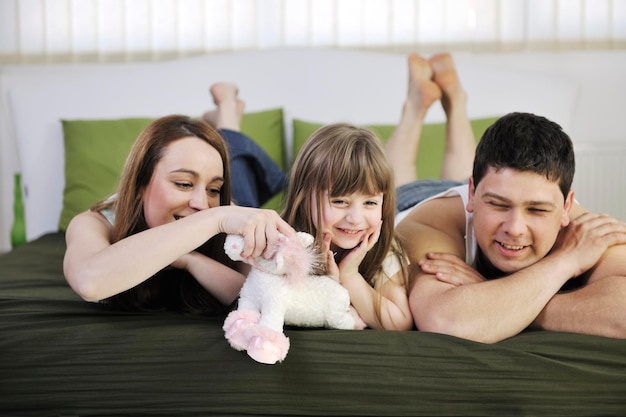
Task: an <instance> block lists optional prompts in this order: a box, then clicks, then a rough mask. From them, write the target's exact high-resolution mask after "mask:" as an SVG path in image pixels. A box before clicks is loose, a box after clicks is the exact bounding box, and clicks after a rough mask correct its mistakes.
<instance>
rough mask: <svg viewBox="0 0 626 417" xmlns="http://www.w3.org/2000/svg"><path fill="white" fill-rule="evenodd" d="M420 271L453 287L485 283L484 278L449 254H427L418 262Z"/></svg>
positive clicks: (459, 259)
mask: <svg viewBox="0 0 626 417" xmlns="http://www.w3.org/2000/svg"><path fill="white" fill-rule="evenodd" d="M418 264H419V266H420V268H422V271H423V272H424V273H426V274H431V275H434V276H435V278H437V280H439V281H441V282H446V283H448V284H450V285H454V286H455V287H458V286H461V285H467V284H475V283H478V282H483V281H485V278H484V277H483V276H482V275H481V274H479V273H478V271H476V270H475V269H474V268H472V267H471V266H469V265H468V264H466V263H465V261H463V260H462V259H461V258H459V257H458V256H456V255H452V254H449V253H439V252H429V253H428V254H427V255H426V259H423V260H421V261H419V262H418Z"/></svg>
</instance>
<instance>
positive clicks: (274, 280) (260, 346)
mask: <svg viewBox="0 0 626 417" xmlns="http://www.w3.org/2000/svg"><path fill="white" fill-rule="evenodd" d="M313 241H314V238H313V236H311V235H310V234H308V233H304V232H298V233H297V238H287V237H286V236H281V238H280V240H279V243H278V246H277V247H276V250H275V252H274V254H273V256H272V257H271V258H270V259H265V258H263V257H257V258H254V259H252V258H248V259H242V257H241V251H242V249H243V238H242V237H241V236H239V235H228V236H227V237H226V241H225V243H224V250H225V251H226V254H227V255H228V256H229V257H230V258H231V259H233V260H235V261H243V262H246V263H248V264H250V265H251V266H252V268H251V270H250V273H249V274H248V276H247V277H246V281H245V282H244V285H243V287H242V288H241V292H240V294H239V302H238V307H237V310H234V311H232V312H231V313H230V314H229V315H228V316H227V317H226V320H225V321H224V326H223V329H224V332H225V337H226V339H227V340H228V342H229V343H230V345H231V346H232V347H233V348H234V349H236V350H240V351H241V350H245V351H247V353H248V355H249V356H250V357H251V358H252V359H254V360H256V361H257V362H260V363H265V364H275V363H276V362H280V361H283V360H284V359H285V357H286V356H287V351H288V350H289V339H288V338H287V336H285V334H284V333H283V326H284V325H285V324H287V325H293V326H300V327H326V328H335V329H363V328H365V323H364V322H363V320H362V319H361V317H360V316H359V315H358V313H356V311H355V310H354V308H352V307H351V305H350V296H349V294H348V291H347V290H346V289H345V288H344V287H343V286H342V285H341V284H340V283H339V282H338V281H337V280H336V279H334V278H332V277H330V276H326V275H315V274H312V271H313V270H314V267H315V266H316V264H319V263H320V262H323V261H324V260H323V259H324V258H323V254H321V253H320V252H319V251H316V250H315V248H314V246H313Z"/></svg>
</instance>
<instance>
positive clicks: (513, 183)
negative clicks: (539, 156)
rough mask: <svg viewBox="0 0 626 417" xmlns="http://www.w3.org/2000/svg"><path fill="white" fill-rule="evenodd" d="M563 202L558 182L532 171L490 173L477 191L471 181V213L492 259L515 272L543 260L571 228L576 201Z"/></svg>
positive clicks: (483, 248)
mask: <svg viewBox="0 0 626 417" xmlns="http://www.w3.org/2000/svg"><path fill="white" fill-rule="evenodd" d="M573 199H574V198H573V193H572V192H570V194H569V195H568V198H567V200H565V199H564V198H563V195H562V193H561V190H560V188H559V185H558V183H555V182H551V181H549V180H548V179H546V178H545V177H544V176H542V175H539V174H535V173H532V172H522V171H516V170H513V169H510V168H504V169H500V170H498V171H496V170H495V169H494V168H489V170H488V171H487V174H486V175H485V176H484V177H483V179H482V180H481V181H480V183H479V184H478V186H477V187H475V186H474V183H473V179H470V192H469V201H468V204H467V210H468V211H470V212H472V213H473V218H474V233H475V235H476V240H477V243H478V246H479V247H480V249H481V251H482V252H483V254H484V255H485V257H486V259H487V260H488V261H489V262H490V263H491V264H492V265H493V266H494V267H495V268H497V269H499V270H500V271H502V272H504V273H507V274H508V273H513V272H516V271H519V270H521V269H523V268H526V267H528V266H530V265H533V264H535V263H536V262H538V261H539V260H541V259H543V258H544V257H545V256H546V255H547V254H548V252H549V251H550V249H551V248H552V246H553V245H554V242H555V241H556V238H557V236H558V233H559V231H560V230H561V227H565V226H567V225H568V224H569V210H570V208H571V205H572V202H573Z"/></svg>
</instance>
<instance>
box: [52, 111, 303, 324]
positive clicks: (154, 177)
mask: <svg viewBox="0 0 626 417" xmlns="http://www.w3.org/2000/svg"><path fill="white" fill-rule="evenodd" d="M230 181H231V177H230V168H229V158H228V149H227V146H226V144H225V142H224V140H223V139H222V137H221V136H220V135H219V133H218V132H217V131H216V130H215V129H214V128H212V127H211V126H209V125H208V124H207V123H205V122H202V121H196V120H192V119H190V118H189V117H186V116H178V115H172V116H166V117H162V118H160V119H157V120H155V121H154V122H152V123H151V124H150V125H149V126H148V127H146V129H145V130H144V131H143V132H142V133H141V134H140V135H139V137H138V138H137V141H136V142H135V144H134V145H133V147H132V149H131V151H130V154H129V156H128V159H127V161H126V165H125V167H124V170H123V172H122V175H121V179H120V183H119V187H118V191H117V194H115V196H114V197H112V198H110V199H109V200H107V201H105V202H102V203H100V204H97V205H95V206H94V207H92V208H91V209H90V210H88V211H86V212H83V213H81V214H79V215H77V216H76V217H74V219H72V221H71V222H70V224H69V226H68V228H67V232H66V242H67V251H66V254H65V259H64V272H65V276H66V279H67V281H68V283H69V284H70V286H71V287H72V288H73V289H74V290H75V291H76V292H77V293H78V294H79V295H80V296H81V297H83V298H84V299H85V300H88V301H101V302H103V303H105V304H107V305H111V306H114V307H116V308H121V309H130V310H161V309H171V310H176V311H182V312H205V313H223V312H224V308H225V307H226V306H229V305H230V304H231V303H232V302H233V301H234V300H235V299H236V297H237V295H238V293H239V290H240V289H241V286H242V285H243V281H244V275H242V273H241V272H240V271H238V270H236V269H234V264H233V263H232V262H229V261H228V260H227V259H226V256H225V255H224V250H223V238H224V236H223V233H232V234H240V235H243V236H244V239H245V247H244V251H243V255H244V256H258V255H261V254H265V253H264V252H265V251H266V248H270V247H271V246H272V245H273V244H274V243H276V242H277V239H278V237H279V232H280V233H283V234H285V235H287V236H292V237H293V236H294V231H293V229H292V228H291V227H290V226H289V225H288V224H287V223H286V222H285V221H284V220H282V219H281V218H280V217H279V216H278V214H277V213H276V212H274V211H271V210H260V209H253V208H245V207H237V206H233V205H230V203H231V188H230ZM220 234H222V235H220ZM218 235H220V236H218ZM265 255H267V254H265Z"/></svg>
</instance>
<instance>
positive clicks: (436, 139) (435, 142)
mask: <svg viewBox="0 0 626 417" xmlns="http://www.w3.org/2000/svg"><path fill="white" fill-rule="evenodd" d="M497 119H498V117H487V118H482V119H475V120H471V121H470V122H471V125H472V130H473V131H474V137H475V138H476V142H478V141H479V140H480V137H481V136H482V135H483V133H484V132H485V130H486V129H487V128H488V127H489V126H491V125H492V124H493V122H495V121H496V120H497ZM321 126H323V124H321V123H315V122H307V121H303V120H298V119H294V121H293V157H294V158H295V156H296V155H297V154H298V152H299V151H300V148H302V145H304V142H306V140H307V139H308V138H309V136H311V134H312V133H313V132H315V131H316V130H317V129H318V128H320V127H321ZM365 127H366V128H368V129H370V130H371V131H372V132H374V134H376V136H378V137H379V138H380V140H381V141H382V142H383V143H385V142H387V140H388V139H389V137H390V136H391V134H392V133H393V131H394V129H395V127H396V126H395V125H375V124H372V125H366V126H365ZM445 141H446V124H445V123H444V122H442V123H429V124H425V125H424V128H423V129H422V137H421V139H420V147H419V152H418V155H417V177H418V178H440V177H441V165H442V164H443V155H444V151H445Z"/></svg>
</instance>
